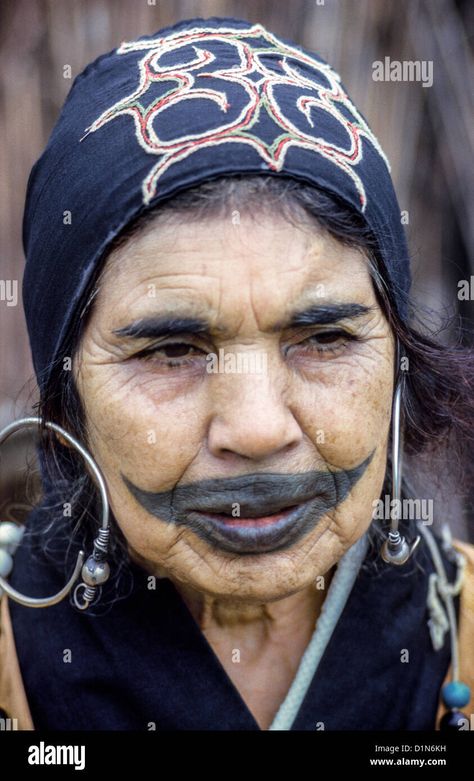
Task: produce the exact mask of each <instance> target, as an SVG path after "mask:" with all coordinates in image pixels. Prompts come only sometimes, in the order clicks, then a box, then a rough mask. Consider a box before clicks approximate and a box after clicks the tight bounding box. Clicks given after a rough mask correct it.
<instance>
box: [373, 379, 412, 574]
mask: <svg viewBox="0 0 474 781" xmlns="http://www.w3.org/2000/svg"><path fill="white" fill-rule="evenodd" d="M402 393H403V380H402V379H400V380H399V381H398V383H397V387H396V389H395V394H394V397H393V409H392V502H391V513H390V516H391V523H390V530H389V532H388V537H387V539H386V540H385V542H384V544H383V545H382V550H381V552H380V555H381V556H382V559H383V560H384V561H385V562H386V563H387V564H395V565H396V566H401V565H402V564H405V563H406V562H407V561H408V559H409V558H410V556H411V555H412V554H413V553H414V551H415V550H416V548H417V546H418V543H419V542H420V536H419V535H418V536H417V537H416V538H415V540H413V542H411V543H408V542H407V540H406V539H405V537H404V536H403V535H402V534H400V531H399V528H398V522H399V519H400V517H401V515H402V513H401V507H402V501H401V498H402V460H403V420H402Z"/></svg>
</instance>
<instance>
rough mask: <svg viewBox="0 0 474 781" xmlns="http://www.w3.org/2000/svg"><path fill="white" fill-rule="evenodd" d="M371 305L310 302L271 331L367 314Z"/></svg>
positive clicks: (327, 323)
mask: <svg viewBox="0 0 474 781" xmlns="http://www.w3.org/2000/svg"><path fill="white" fill-rule="evenodd" d="M372 309H373V307H371V306H363V305H362V304H352V303H348V304H330V303H324V304H323V303H321V304H311V305H310V306H308V307H306V308H305V309H301V310H300V311H299V312H294V313H293V314H292V315H290V317H289V318H288V320H287V321H286V322H279V323H276V324H275V325H274V326H273V327H272V331H282V330H284V329H287V328H301V327H304V326H307V325H329V324H330V323H331V324H332V323H337V322H339V320H348V319H351V318H352V319H353V318H356V317H362V316H363V315H366V314H368V313H369V312H370V311H371V310H372Z"/></svg>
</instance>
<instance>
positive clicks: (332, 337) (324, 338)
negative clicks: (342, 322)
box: [307, 331, 344, 345]
mask: <svg viewBox="0 0 474 781" xmlns="http://www.w3.org/2000/svg"><path fill="white" fill-rule="evenodd" d="M343 338H344V334H343V333H341V332H340V331H326V332H325V333H321V334H313V336H310V337H309V338H308V340H307V341H309V342H310V343H312V344H316V345H319V344H320V345H326V344H336V343H338V342H340V341H341V339H343Z"/></svg>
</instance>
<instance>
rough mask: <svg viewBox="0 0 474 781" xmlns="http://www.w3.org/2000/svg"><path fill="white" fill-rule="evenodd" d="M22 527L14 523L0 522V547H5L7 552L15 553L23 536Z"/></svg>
mask: <svg viewBox="0 0 474 781" xmlns="http://www.w3.org/2000/svg"><path fill="white" fill-rule="evenodd" d="M23 532H24V527H23V526H18V525H17V524H16V523H10V521H4V522H3V523H0V548H5V550H6V551H7V552H8V553H15V551H16V549H17V548H18V546H19V544H20V542H21V538H22V537H23Z"/></svg>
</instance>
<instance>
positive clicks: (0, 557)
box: [0, 548, 13, 578]
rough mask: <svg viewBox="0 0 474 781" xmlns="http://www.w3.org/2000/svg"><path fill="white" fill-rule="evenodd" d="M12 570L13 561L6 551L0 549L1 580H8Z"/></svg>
mask: <svg viewBox="0 0 474 781" xmlns="http://www.w3.org/2000/svg"><path fill="white" fill-rule="evenodd" d="M12 569H13V559H12V557H11V556H10V554H9V553H7V552H6V550H3V549H2V548H0V576H1V577H2V578H8V576H9V574H10V572H11V571H12Z"/></svg>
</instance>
